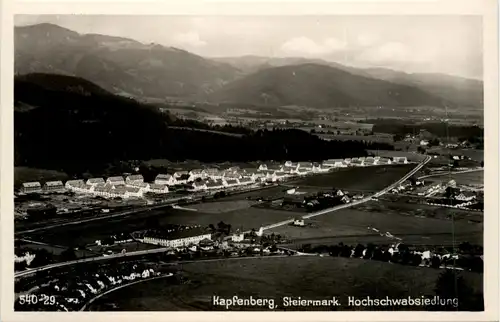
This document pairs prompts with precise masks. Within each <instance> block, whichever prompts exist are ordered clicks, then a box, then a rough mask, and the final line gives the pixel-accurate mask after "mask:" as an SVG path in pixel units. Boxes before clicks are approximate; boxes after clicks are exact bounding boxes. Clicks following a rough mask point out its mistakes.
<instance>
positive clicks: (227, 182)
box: [222, 179, 239, 187]
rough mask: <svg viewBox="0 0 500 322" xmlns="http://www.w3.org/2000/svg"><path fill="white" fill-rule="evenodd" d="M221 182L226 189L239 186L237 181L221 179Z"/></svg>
mask: <svg viewBox="0 0 500 322" xmlns="http://www.w3.org/2000/svg"><path fill="white" fill-rule="evenodd" d="M222 182H223V184H224V186H226V187H234V186H237V185H239V181H238V180H237V179H223V180H222Z"/></svg>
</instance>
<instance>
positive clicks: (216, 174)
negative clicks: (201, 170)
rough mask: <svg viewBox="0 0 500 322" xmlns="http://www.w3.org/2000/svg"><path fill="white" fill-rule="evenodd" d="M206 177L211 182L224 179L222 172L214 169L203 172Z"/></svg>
mask: <svg viewBox="0 0 500 322" xmlns="http://www.w3.org/2000/svg"><path fill="white" fill-rule="evenodd" d="M205 173H206V176H207V177H209V178H210V179H212V180H218V179H222V178H224V172H223V171H220V170H219V169H216V168H210V169H206V170H205Z"/></svg>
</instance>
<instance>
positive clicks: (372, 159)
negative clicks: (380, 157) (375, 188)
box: [364, 157, 377, 166]
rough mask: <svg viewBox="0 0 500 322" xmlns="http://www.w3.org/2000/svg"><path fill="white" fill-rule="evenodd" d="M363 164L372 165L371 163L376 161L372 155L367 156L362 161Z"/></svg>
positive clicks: (373, 163) (374, 163)
mask: <svg viewBox="0 0 500 322" xmlns="http://www.w3.org/2000/svg"><path fill="white" fill-rule="evenodd" d="M364 164H365V166H372V165H377V161H375V159H374V158H373V157H368V158H366V159H365V162H364Z"/></svg>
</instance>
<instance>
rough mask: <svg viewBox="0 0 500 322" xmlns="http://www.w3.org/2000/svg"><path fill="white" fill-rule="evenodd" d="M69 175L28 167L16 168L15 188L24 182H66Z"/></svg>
mask: <svg viewBox="0 0 500 322" xmlns="http://www.w3.org/2000/svg"><path fill="white" fill-rule="evenodd" d="M66 179H68V175H67V174H66V173H64V172H60V171H55V170H46V169H36V168H28V167H15V168H14V186H15V187H19V186H20V185H21V184H22V183H23V182H30V181H39V182H40V183H42V184H43V183H44V182H46V181H51V180H66Z"/></svg>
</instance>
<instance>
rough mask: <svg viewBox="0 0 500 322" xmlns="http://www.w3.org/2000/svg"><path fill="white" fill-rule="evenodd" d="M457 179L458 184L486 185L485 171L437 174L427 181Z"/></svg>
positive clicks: (426, 179)
mask: <svg viewBox="0 0 500 322" xmlns="http://www.w3.org/2000/svg"><path fill="white" fill-rule="evenodd" d="M452 179H453V180H455V181H456V182H457V184H463V185H467V184H473V185H481V184H482V185H484V171H483V170H481V171H474V172H466V173H456V174H443V175H442V176H435V177H429V178H425V179H424V180H425V181H446V182H448V181H449V180H452Z"/></svg>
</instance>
